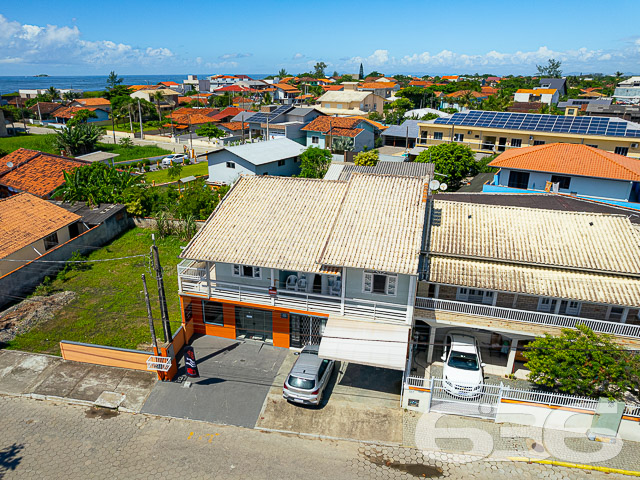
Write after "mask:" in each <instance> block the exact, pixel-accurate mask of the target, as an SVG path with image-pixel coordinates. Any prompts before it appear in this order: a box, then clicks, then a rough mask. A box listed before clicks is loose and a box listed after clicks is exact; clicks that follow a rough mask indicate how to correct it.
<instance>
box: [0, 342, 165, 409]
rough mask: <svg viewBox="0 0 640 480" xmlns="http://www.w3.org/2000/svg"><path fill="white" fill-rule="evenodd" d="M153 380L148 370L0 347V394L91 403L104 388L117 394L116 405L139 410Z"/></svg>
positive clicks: (154, 379)
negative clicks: (72, 360) (97, 363)
mask: <svg viewBox="0 0 640 480" xmlns="http://www.w3.org/2000/svg"><path fill="white" fill-rule="evenodd" d="M155 382H156V376H155V374H154V373H152V372H143V371H137V370H128V369H124V368H116V367H103V366H101V365H91V364H88V363H78V362H68V361H66V360H64V359H62V358H60V357H54V356H51V355H40V354H34V353H25V352H18V351H13V350H0V395H2V394H4V395H13V396H28V397H32V398H38V399H63V400H68V401H70V402H72V403H82V404H94V403H96V401H98V399H99V397H100V396H101V395H102V394H103V393H104V392H115V393H118V394H121V395H112V397H115V398H117V401H116V403H119V408H120V409H122V410H126V411H131V412H139V411H140V409H141V408H142V405H143V404H144V402H145V400H146V399H147V397H148V396H149V393H150V392H151V390H152V388H153V386H154V384H155ZM104 398H105V397H104V396H103V397H102V398H101V399H100V401H99V402H98V403H102V401H103V399H104Z"/></svg>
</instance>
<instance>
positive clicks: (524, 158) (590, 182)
mask: <svg viewBox="0 0 640 480" xmlns="http://www.w3.org/2000/svg"><path fill="white" fill-rule="evenodd" d="M489 166H490V167H495V168H499V169H500V170H499V171H498V172H497V173H496V174H495V176H494V178H493V181H492V182H491V183H488V184H485V185H484V187H483V192H510V193H514V192H531V191H533V192H552V193H559V194H567V195H573V196H577V197H582V198H587V199H590V200H595V201H599V202H603V203H610V204H614V205H620V206H624V207H628V208H634V209H640V160H638V159H634V158H629V157H625V156H623V155H617V154H615V153H611V152H606V151H604V150H600V149H598V148H594V147H590V146H587V145H582V144H571V143H552V144H548V145H538V146H534V147H524V148H517V149H512V150H509V151H507V152H504V153H503V154H501V155H500V156H498V157H497V158H496V159H494V160H493V161H492V162H491V163H489Z"/></svg>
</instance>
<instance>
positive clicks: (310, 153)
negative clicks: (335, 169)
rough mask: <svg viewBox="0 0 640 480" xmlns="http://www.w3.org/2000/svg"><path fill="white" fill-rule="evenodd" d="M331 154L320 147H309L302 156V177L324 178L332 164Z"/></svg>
mask: <svg viewBox="0 0 640 480" xmlns="http://www.w3.org/2000/svg"><path fill="white" fill-rule="evenodd" d="M331 158H332V157H331V152H330V151H329V150H324V149H322V148H318V147H309V148H307V149H306V150H305V151H304V152H302V155H300V175H299V176H300V177H303V178H323V177H324V175H325V173H327V170H328V169H329V165H330V164H331Z"/></svg>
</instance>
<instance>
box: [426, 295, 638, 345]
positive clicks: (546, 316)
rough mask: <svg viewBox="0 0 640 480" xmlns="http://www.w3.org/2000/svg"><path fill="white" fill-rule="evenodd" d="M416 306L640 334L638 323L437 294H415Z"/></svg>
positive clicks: (634, 334) (621, 334)
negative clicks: (434, 296)
mask: <svg viewBox="0 0 640 480" xmlns="http://www.w3.org/2000/svg"><path fill="white" fill-rule="evenodd" d="M416 308H420V309H423V310H442V311H447V312H457V313H464V314H466V315H474V316H481V317H490V318H501V319H504V320H511V321H514V322H522V323H535V324H538V325H550V326H554V327H560V328H576V326H577V325H586V326H587V327H589V328H590V329H592V330H593V331H594V332H598V333H608V334H611V335H618V336H621V337H633V338H640V325H628V324H625V323H618V322H607V321H604V320H595V319H592V318H583V317H572V316H569V315H555V314H553V313H544V312H532V311H528V310H516V309H512V308H504V307H494V306H492V305H482V304H478V303H467V302H456V301H453V300H442V299H439V298H426V297H418V298H416Z"/></svg>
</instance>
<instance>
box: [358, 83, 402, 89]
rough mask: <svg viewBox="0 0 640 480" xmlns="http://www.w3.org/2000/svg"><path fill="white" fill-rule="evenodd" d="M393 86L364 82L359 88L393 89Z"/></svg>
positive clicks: (390, 84)
mask: <svg viewBox="0 0 640 480" xmlns="http://www.w3.org/2000/svg"><path fill="white" fill-rule="evenodd" d="M395 86H396V84H395V83H393V82H364V83H363V84H362V85H360V88H393V87H395Z"/></svg>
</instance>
